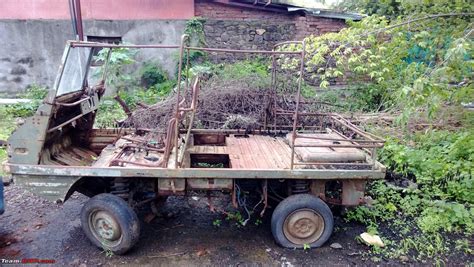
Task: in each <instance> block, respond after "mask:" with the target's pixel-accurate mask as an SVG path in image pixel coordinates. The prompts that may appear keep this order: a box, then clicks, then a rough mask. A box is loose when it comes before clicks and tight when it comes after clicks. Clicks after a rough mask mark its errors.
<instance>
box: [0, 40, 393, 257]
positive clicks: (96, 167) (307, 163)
mask: <svg viewBox="0 0 474 267" xmlns="http://www.w3.org/2000/svg"><path fill="white" fill-rule="evenodd" d="M188 41H189V37H188V36H187V35H183V37H182V39H181V43H180V44H179V45H124V44H105V43H94V42H84V41H69V42H68V43H67V46H66V49H65V51H64V54H63V58H62V63H61V66H60V68H59V73H58V76H57V78H56V81H55V84H54V86H53V88H52V90H51V91H50V92H49V94H48V96H47V97H46V99H45V100H44V102H43V104H42V105H41V106H40V107H39V108H38V110H37V112H36V113H35V114H34V116H33V117H31V118H28V119H26V120H25V122H24V123H23V124H22V125H21V126H19V128H18V129H17V130H16V131H15V132H14V133H13V134H12V136H11V137H10V139H9V140H8V161H7V162H6V163H5V164H4V168H5V170H6V171H7V172H8V173H9V174H10V175H11V176H12V178H13V179H14V182H15V183H16V184H19V185H21V186H23V187H25V188H26V189H28V190H31V191H32V192H34V193H36V194H38V195H40V196H43V197H45V198H48V199H50V200H52V201H56V202H64V201H66V200H67V199H68V198H69V197H70V196H71V195H72V194H73V193H74V192H76V191H78V192H80V193H83V194H85V195H87V196H89V197H92V198H91V200H90V202H93V203H92V204H90V205H89V206H91V207H89V206H87V205H88V204H87V203H86V205H85V207H84V208H83V213H87V208H90V210H91V211H90V213H88V214H89V215H87V216H89V217H87V216H86V215H85V216H86V217H85V219H84V220H85V221H83V220H82V217H81V222H82V224H83V227H84V229H85V232H86V234H87V235H88V237H89V238H90V239H91V241H92V242H93V243H94V244H96V245H97V246H99V247H102V248H106V249H111V250H112V251H114V252H115V253H125V252H126V251H127V250H129V249H130V248H131V247H132V246H133V244H134V243H135V242H136V240H137V239H138V237H137V235H139V230H138V234H137V233H136V231H135V230H136V229H135V230H134V231H135V232H134V233H133V234H132V237H128V236H127V235H128V233H126V231H125V230H124V227H126V226H127V224H126V223H125V225H123V224H122V223H123V222H122V221H120V220H117V216H119V215H115V214H112V211H111V210H110V209H108V210H107V208H103V210H101V211H99V212H97V210H100V207H104V206H107V205H119V204H117V203H122V202H119V201H118V200H114V199H113V198H112V197H111V196H114V197H117V196H118V197H119V198H120V199H122V200H124V201H123V203H125V204H126V205H127V206H129V207H128V210H125V211H123V212H128V213H127V214H129V215H130V216H131V217H130V216H129V217H130V218H132V217H133V216H132V215H133V214H134V213H133V209H131V208H133V207H137V206H140V205H141V204H143V203H154V202H156V201H155V200H158V199H162V198H164V197H166V196H169V195H185V194H187V192H189V191H192V190H201V191H202V190H204V191H213V190H222V191H226V192H229V194H231V197H232V203H233V204H234V206H235V207H239V206H241V205H240V203H241V202H240V201H239V200H240V199H239V197H240V196H241V194H240V193H241V192H240V191H241V190H243V187H244V185H243V184H242V183H241V181H251V182H253V183H255V184H256V188H257V191H258V194H259V195H261V202H262V203H263V208H262V211H261V212H260V214H261V215H263V214H264V212H265V210H266V208H267V207H269V206H271V204H270V198H272V196H271V195H272V194H271V192H269V189H268V188H270V189H271V188H272V186H273V185H275V184H277V186H278V188H280V189H281V188H283V189H282V191H281V192H284V193H283V194H285V195H286V196H287V197H281V198H279V199H278V200H279V201H281V203H280V204H278V206H277V208H276V209H275V212H274V214H273V216H272V232H273V234H274V236H275V239H276V240H277V242H278V243H279V244H280V245H282V246H284V247H298V248H301V247H304V246H306V245H307V242H309V245H310V246H311V247H319V246H321V245H322V244H323V243H324V242H325V241H326V240H327V238H329V235H330V232H331V231H332V223H333V222H332V213H330V210H329V208H327V204H326V203H328V204H331V205H344V206H355V205H359V204H361V203H363V202H364V191H365V185H366V182H367V181H368V180H371V179H382V178H384V177H385V167H384V166H383V165H382V164H381V163H379V162H378V161H377V153H376V150H377V148H380V147H382V146H383V144H384V140H382V139H381V138H379V137H377V136H375V135H373V134H370V133H368V132H365V131H363V130H362V129H360V128H358V127H357V126H356V125H354V124H352V123H351V122H350V121H348V120H347V119H345V118H344V117H343V116H341V115H338V114H336V113H324V112H308V111H302V110H301V109H302V105H304V104H305V103H303V101H302V96H301V95H302V92H301V91H302V82H303V79H304V72H305V68H304V65H305V42H304V41H301V42H300V41H290V42H283V43H279V44H276V45H275V46H274V48H273V50H271V51H266V50H237V49H225V48H203V47H194V46H189V45H187V44H188ZM287 45H297V46H299V47H300V48H301V49H299V50H298V51H286V50H284V49H281V48H282V47H285V46H287ZM114 48H137V49H149V48H154V49H178V50H179V62H178V74H177V79H178V83H177V88H176V92H175V94H176V99H177V100H176V104H175V110H174V116H173V118H172V119H171V120H170V121H169V123H168V127H167V129H160V130H163V131H161V133H162V134H163V136H164V137H163V142H162V144H161V145H160V146H157V145H155V144H150V142H149V141H150V140H149V139H147V136H149V135H152V134H154V132H155V131H156V129H130V128H115V129H93V123H94V120H95V115H96V113H97V110H98V105H99V102H100V99H101V98H102V96H103V94H104V92H105V80H106V78H107V70H108V64H109V59H110V55H111V53H112V50H113V49H114ZM81 49H82V50H81ZM97 49H106V51H107V56H106V60H105V61H104V63H103V66H102V68H103V72H102V77H101V79H100V81H99V82H98V83H97V85H96V86H90V85H89V81H88V77H89V76H90V73H89V70H90V68H91V61H92V57H93V53H92V51H93V50H97ZM191 51H203V52H209V53H245V54H258V55H268V56H270V57H271V59H272V66H271V71H272V75H271V77H272V81H271V88H269V90H268V94H269V95H271V96H272V97H273V98H271V99H272V100H271V101H274V102H273V104H272V105H269V107H270V109H271V110H270V112H269V113H268V114H270V115H268V114H267V113H266V114H265V117H264V118H263V124H262V125H261V127H260V128H259V129H254V130H252V131H250V132H249V131H246V130H242V129H195V128H193V125H194V123H193V120H194V117H195V114H196V110H197V108H198V105H197V103H198V101H199V88H200V82H199V78H197V79H195V80H194V82H192V84H191V81H190V80H189V75H183V72H189V66H190V64H189V61H190V60H189V55H190V52H191ZM81 53H83V54H81ZM281 55H289V56H296V57H297V58H298V60H299V73H298V76H299V77H298V79H297V89H296V92H295V93H296V98H295V108H294V110H288V109H283V108H280V107H278V103H277V102H276V100H275V99H276V98H277V96H278V94H279V92H278V88H277V87H278V85H277V82H276V76H277V69H278V60H277V58H278V56H281ZM73 61H74V63H71V62H73ZM74 64H75V65H74ZM78 66H79V67H78ZM77 68H79V69H77ZM78 73H80V76H78V77H76V76H77V75H79V74H78ZM68 75H72V76H71V77H76V78H74V79H72V78H71V79H69V80H68V77H69V76H68ZM74 75H76V76H74ZM78 79H79V80H78ZM180 81H182V82H180ZM68 83H69V84H68ZM72 84H75V85H77V86H76V87H75V90H70V89H67V88H72V87H74V86H73V85H72ZM65 88H66V89H65ZM64 90H66V91H64ZM68 90H70V91H68ZM278 117H287V118H290V120H291V121H292V123H291V125H280V124H279V123H278ZM305 117H313V118H318V120H319V121H321V125H319V126H318V125H313V126H307V127H304V129H303V127H302V126H301V125H300V124H299V121H300V119H301V118H305ZM311 127H313V128H311ZM308 129H309V130H308ZM341 129H342V130H341ZM278 133H279V134H280V137H278V136H277V134H278ZM281 133H286V134H287V138H286V139H285V138H283V137H281ZM242 136H243V137H244V138H242ZM245 138H246V139H245ZM242 140H243V141H242ZM231 141H232V142H231ZM243 143H245V144H246V145H242V144H243ZM276 144H278V146H277V145H276ZM239 145H240V146H239ZM237 147H238V148H239V149H242V151H243V150H246V151H245V153H247V154H245V155H244V154H243V153H244V152H242V151H240V152H239V151H237V152H235V149H233V148H237ZM252 149H253V150H252ZM301 151H303V152H305V153H306V154H305V155H306V159H304V158H305V155H303V154H302V153H303V152H301ZM320 151H329V152H328V153H332V154H330V155H331V157H333V158H334V159H335V160H331V159H328V157H329V156H330V155H329V154H324V153H323V154H321V153H320ZM338 151H339V152H338ZM300 152H301V153H300ZM336 152H337V153H336ZM239 153H240V154H239ZM252 153H254V155H252ZM255 153H257V154H255ZM318 153H319V154H318ZM150 155H151V156H150ZM229 155H230V156H231V157H229ZM301 155H303V156H301ZM352 158H353V159H352ZM193 160H194V161H195V162H198V163H206V164H207V165H204V167H203V166H199V167H196V166H193V164H194V163H193ZM208 163H211V164H210V165H209V164H208ZM214 163H219V164H221V166H224V165H225V167H224V168H222V167H221V168H215V167H212V164H214ZM210 166H211V167H210ZM334 186H335V187H336V190H335V191H337V192H338V193H337V194H336V197H334V195H332V194H328V190H330V189H331V188H332V187H334ZM130 188H134V193H133V195H132V192H131V191H132V190H131V189H130ZM144 188H147V189H146V190H151V197H150V196H148V197H145V196H143V194H140V190H142V191H143V190H145V189H144ZM146 190H145V191H146ZM272 192H273V190H272ZM103 195H109V196H106V197H104V196H103ZM277 195H278V194H277ZM299 195H301V196H299ZM303 196H304V197H303ZM310 196H311V197H310ZM107 197H108V198H107ZM109 198H110V199H109ZM273 198H275V197H273ZM314 198H316V199H314ZM318 201H320V202H321V203H320V202H318ZM104 203H105V204H104ZM107 203H108V204H107ZM123 203H122V206H123ZM295 203H306V204H304V205H306V206H307V207H313V206H314V207H315V208H314V209H309V208H302V207H299V209H298V207H296V206H295V207H293V206H294V205H297V204H295ZM93 204H94V205H95V206H93ZM106 204H107V205H106ZM281 205H283V206H284V207H281V208H279V206H281ZM86 206H87V207H86ZM92 206H93V207H94V208H92ZM210 206H212V205H210ZM306 206H305V207H306ZM291 207H293V208H291ZM123 209H127V208H123ZM308 209H309V210H308ZM318 209H322V210H323V211H321V212H318ZM84 210H86V211H84ZM130 210H131V211H130ZM299 210H301V212H300V211H299ZM327 210H329V211H327ZM297 211H298V212H297ZM107 212H109V213H110V214H112V215H111V216H109V215H110V214H109V213H107ZM285 212H286V213H285ZM90 214H93V215H90ZM107 214H109V215H107ZM275 214H277V215H278V216H280V217H281V216H283V217H285V216H286V217H285V218H284V220H283V219H279V218H275V219H274V218H273V217H275V216H276V217H278V216H277V215H275ZM281 214H283V215H281ZM81 216H82V215H81ZM90 216H92V219H91V217H90ZM94 216H96V217H97V218H96V217H94ZM134 216H135V217H133V218H132V219H130V220H132V221H134V227H135V228H137V227H136V219H134V218H136V215H134ZM87 218H89V219H87ZM328 218H329V219H328ZM91 220H92V221H91ZM114 220H117V221H114ZM274 220H275V221H276V222H275V225H277V226H275V229H273V228H274V226H273V221H274ZM95 222H97V223H95ZM84 224H86V225H87V224H90V225H93V226H90V225H89V227H87V226H84ZM97 225H99V226H97ZM281 225H283V226H281ZM321 225H322V226H321ZM96 226H97V227H98V228H97V227H96ZM112 226H113V227H112ZM104 227H105V228H104ZM114 227H115V228H116V229H115V228H114ZM301 227H303V228H301ZM96 228H97V229H99V230H97V229H96ZM280 228H282V229H283V230H282V231H283V232H281V231H280V230H279V229H280ZM311 228H314V229H317V230H314V231H313V232H311V233H312V234H311V235H308V236H306V232H305V231H307V229H311ZM104 229H106V230H104ZM107 229H112V230H110V231H111V232H110V231H108V230H107ZM117 229H119V230H117ZM302 229H306V230H304V231H303V230H302ZM328 229H329V230H328ZM114 231H118V232H120V235H121V236H120V240H122V239H123V240H125V241H121V242H118V241H117V240H119V239H117V240H115V239H114V240H113V242H112V241H111V239H110V238H118V237H117V233H116V232H114ZM302 231H303V232H304V233H302ZM328 231H329V234H328V233H326V232H328ZM280 232H281V233H280ZM300 235H301V236H300ZM111 236H113V237H111ZM316 236H317V238H316ZM127 238H128V239H127ZM295 240H296V241H295Z"/></svg>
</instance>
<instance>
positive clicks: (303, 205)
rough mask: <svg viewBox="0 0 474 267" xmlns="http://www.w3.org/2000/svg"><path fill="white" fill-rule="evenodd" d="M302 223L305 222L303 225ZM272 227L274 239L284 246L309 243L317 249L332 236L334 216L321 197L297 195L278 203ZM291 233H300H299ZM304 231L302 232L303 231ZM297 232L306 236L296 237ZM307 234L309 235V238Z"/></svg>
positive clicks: (304, 245) (297, 245)
mask: <svg viewBox="0 0 474 267" xmlns="http://www.w3.org/2000/svg"><path fill="white" fill-rule="evenodd" d="M302 214H303V215H302ZM298 215H299V216H300V217H298ZM295 216H296V217H295ZM301 216H302V217H301ZM298 218H299V219H298ZM308 218H309V219H308ZM305 220H306V221H305ZM307 221H309V223H307ZM323 222H324V223H323ZM305 223H306V224H305ZM302 224H304V225H303V226H301V225H302ZM289 225H290V226H293V227H290V226H289ZM271 227H272V234H273V237H274V238H275V241H276V242H277V243H278V244H279V245H281V246H282V247H285V248H305V247H306V246H309V247H311V248H317V247H320V246H322V245H323V244H324V243H325V242H326V241H327V240H328V239H329V237H330V236H331V234H332V230H333V227H334V217H333V215H332V212H331V209H329V207H328V205H327V204H326V203H324V201H322V200H321V199H319V198H318V197H316V196H313V195H309V194H297V195H292V196H289V197H287V198H285V199H284V200H283V201H281V202H280V204H278V206H277V207H276V208H275V210H274V211H273V214H272V220H271ZM295 227H296V229H295ZM288 229H293V230H288ZM308 229H309V230H308ZM313 229H314V230H313ZM308 231H309V232H308ZM291 232H293V233H294V232H297V234H292V233H291ZM301 232H303V233H302V234H301ZM298 234H301V235H303V236H304V238H300V237H297V236H296V235H298ZM306 235H309V236H308V237H306ZM290 239H291V240H290ZM295 239H297V240H298V241H295ZM292 240H293V241H292ZM306 241H307V242H308V243H306Z"/></svg>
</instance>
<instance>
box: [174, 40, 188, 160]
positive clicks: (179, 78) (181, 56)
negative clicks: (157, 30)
mask: <svg viewBox="0 0 474 267" xmlns="http://www.w3.org/2000/svg"><path fill="white" fill-rule="evenodd" d="M188 38H189V36H188V35H187V34H183V36H181V45H180V47H179V63H178V86H177V97H176V113H175V119H176V125H175V131H174V134H175V138H174V147H175V164H174V167H175V169H177V168H178V156H179V155H178V154H179V147H178V139H179V117H180V112H181V111H180V110H179V109H180V105H181V103H183V102H180V101H179V98H180V94H181V75H182V68H183V53H184V46H185V42H186V40H187V39H188ZM183 100H184V99H183Z"/></svg>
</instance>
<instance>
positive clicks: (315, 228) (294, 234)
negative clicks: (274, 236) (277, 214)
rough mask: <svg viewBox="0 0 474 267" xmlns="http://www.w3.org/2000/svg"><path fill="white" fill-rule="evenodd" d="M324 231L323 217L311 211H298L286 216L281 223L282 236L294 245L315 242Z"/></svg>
mask: <svg viewBox="0 0 474 267" xmlns="http://www.w3.org/2000/svg"><path fill="white" fill-rule="evenodd" d="M323 231H324V219H323V217H322V216H321V215H320V214H319V213H317V212H315V211H314V210H312V209H299V210H295V211H293V212H292V213H291V214H290V215H288V216H287V217H286V219H285V222H284V223H283V234H284V235H285V237H286V238H287V239H288V240H289V241H290V242H292V243H293V244H296V245H304V244H311V243H314V242H316V241H317V240H318V239H319V238H320V237H321V235H322V234H323Z"/></svg>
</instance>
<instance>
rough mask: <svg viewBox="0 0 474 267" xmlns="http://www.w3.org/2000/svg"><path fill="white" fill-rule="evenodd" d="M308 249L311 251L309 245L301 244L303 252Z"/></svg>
mask: <svg viewBox="0 0 474 267" xmlns="http://www.w3.org/2000/svg"><path fill="white" fill-rule="evenodd" d="M309 249H311V246H310V245H308V244H303V250H305V251H306V250H309Z"/></svg>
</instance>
